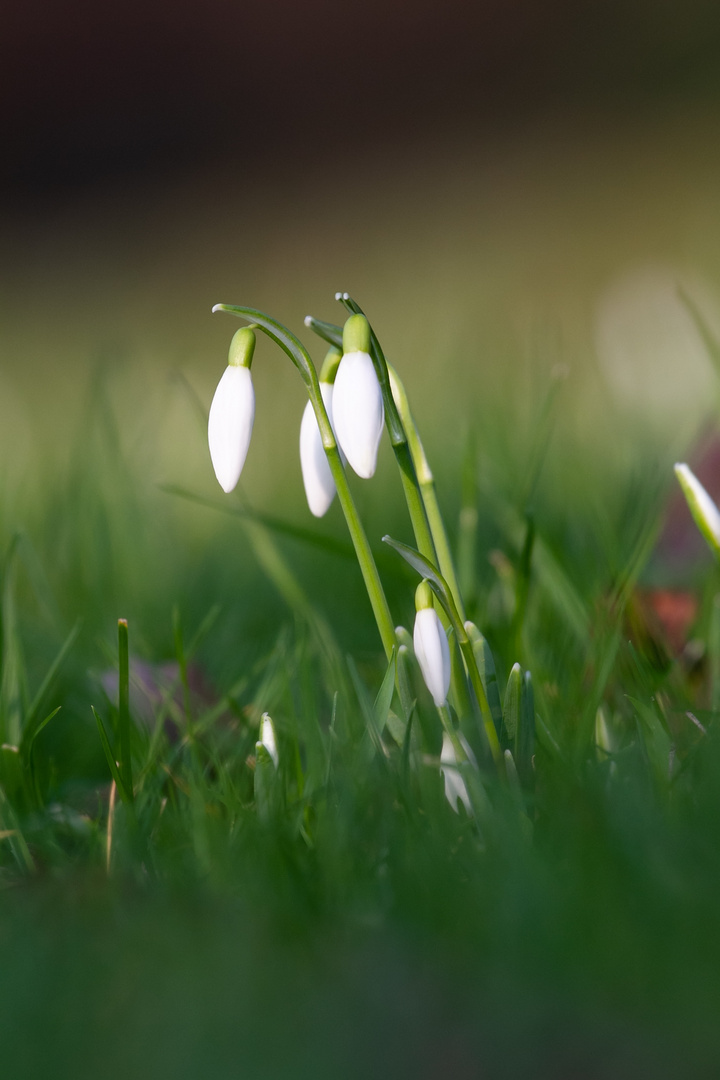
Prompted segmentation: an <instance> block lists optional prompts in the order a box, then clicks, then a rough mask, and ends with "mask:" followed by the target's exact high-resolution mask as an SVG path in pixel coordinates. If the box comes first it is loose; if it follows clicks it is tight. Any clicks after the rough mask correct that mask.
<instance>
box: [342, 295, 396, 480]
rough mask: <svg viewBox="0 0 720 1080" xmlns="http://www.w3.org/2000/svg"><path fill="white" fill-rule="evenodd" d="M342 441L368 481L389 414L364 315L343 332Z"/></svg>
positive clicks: (353, 465) (349, 459)
mask: <svg viewBox="0 0 720 1080" xmlns="http://www.w3.org/2000/svg"><path fill="white" fill-rule="evenodd" d="M333 417H334V421H335V430H336V432H337V438H338V442H339V444H340V446H341V448H342V450H343V453H344V454H345V456H346V458H347V459H348V461H349V462H350V464H351V466H352V467H353V469H354V470H355V472H356V473H357V474H358V476H361V477H362V478H363V479H364V480H369V479H370V477H371V476H372V475H373V474H374V472H375V466H376V464H377V453H378V446H379V445H380V436H381V435H382V429H383V423H384V420H385V412H384V409H383V399H382V391H381V389H380V383H379V382H378V377H377V375H376V374H375V367H374V366H373V362H372V359H371V358H370V326H369V324H368V321H367V319H366V318H365V316H364V315H351V316H350V318H349V319H348V320H347V322H346V323H345V327H344V329H343V358H342V360H341V361H340V367H339V368H338V372H337V377H336V379H335V391H334V394H333Z"/></svg>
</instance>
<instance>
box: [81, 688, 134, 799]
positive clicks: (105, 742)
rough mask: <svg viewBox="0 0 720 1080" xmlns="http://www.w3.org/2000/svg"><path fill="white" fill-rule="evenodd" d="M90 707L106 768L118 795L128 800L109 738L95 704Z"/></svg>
mask: <svg viewBox="0 0 720 1080" xmlns="http://www.w3.org/2000/svg"><path fill="white" fill-rule="evenodd" d="M90 708H91V709H92V711H93V716H94V717H95V720H96V722H97V726H98V733H99V735H100V742H101V743H102V748H103V751H104V753H105V759H106V761H107V763H108V768H109V769H110V774H111V776H112V778H113V780H114V781H115V785H116V787H117V789H118V794H119V795H120V798H121V799H122V800H123V802H130V799H129V798H128V795H127V792H126V791H125V785H124V784H123V779H122V776H121V775H120V770H119V769H118V766H117V762H116V761H115V755H114V754H113V752H112V748H111V746H110V740H109V739H108V737H107V732H106V731H105V725H104V724H103V722H102V720H101V719H100V715H99V713H98V711H97V709H96V708H95V706H94V705H91V706H90Z"/></svg>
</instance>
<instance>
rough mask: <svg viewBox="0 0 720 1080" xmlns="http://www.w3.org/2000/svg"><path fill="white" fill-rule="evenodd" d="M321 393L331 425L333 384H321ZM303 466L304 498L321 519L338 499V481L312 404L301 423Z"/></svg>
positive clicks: (309, 403)
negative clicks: (334, 476) (329, 461)
mask: <svg viewBox="0 0 720 1080" xmlns="http://www.w3.org/2000/svg"><path fill="white" fill-rule="evenodd" d="M320 393H321V394H322V399H323V401H324V403H325V410H326V412H327V414H328V419H329V421H330V424H331V425H332V422H333V414H332V404H333V387H332V385H331V384H330V383H326V382H321V383H320ZM300 465H301V466H302V475H303V483H304V485H305V495H306V496H307V501H308V506H309V507H310V512H311V513H312V514H314V515H315V517H322V516H323V515H324V514H326V513H327V512H328V510H329V509H330V504H331V503H332V501H333V499H334V498H335V481H334V480H333V476H332V472H331V471H330V465H329V464H328V459H327V455H326V454H325V448H324V446H323V444H322V437H321V435H320V428H319V427H318V422H317V419H316V417H315V410H314V409H313V407H312V402H310V401H308V403H307V405H306V406H305V412H304V413H303V418H302V423H301V424H300Z"/></svg>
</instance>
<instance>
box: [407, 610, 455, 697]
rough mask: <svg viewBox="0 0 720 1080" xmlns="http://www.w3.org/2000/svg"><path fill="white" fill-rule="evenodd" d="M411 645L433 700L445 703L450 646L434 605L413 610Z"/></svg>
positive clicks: (447, 688)
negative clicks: (413, 624)
mask: <svg viewBox="0 0 720 1080" xmlns="http://www.w3.org/2000/svg"><path fill="white" fill-rule="evenodd" d="M413 647H414V649H415V655H416V657H417V661H418V664H419V665H420V670H421V671H422V674H423V679H424V680H425V685H426V686H427V688H428V690H429V691H430V693H431V694H432V699H433V701H434V702H435V704H436V705H444V704H445V702H446V701H447V696H448V690H449V689H450V646H449V645H448V639H447V636H446V634H445V631H444V630H443V625H442V623H441V622H440V619H439V618H438V613H437V611H435V608H423V609H422V611H418V613H417V614H416V616H415V630H414V633H413Z"/></svg>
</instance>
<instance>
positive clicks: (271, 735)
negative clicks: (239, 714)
mask: <svg viewBox="0 0 720 1080" xmlns="http://www.w3.org/2000/svg"><path fill="white" fill-rule="evenodd" d="M260 742H261V743H262V745H263V746H264V747H265V749H266V750H267V752H268V754H269V755H270V757H271V758H272V761H273V765H274V766H275V768H276V769H277V767H278V761H279V760H280V758H279V755H278V749H277V742H276V740H275V728H274V726H273V722H272V720H271V719H270V717H269V716H268V714H267V713H263V718H262V724H261V725H260Z"/></svg>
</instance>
